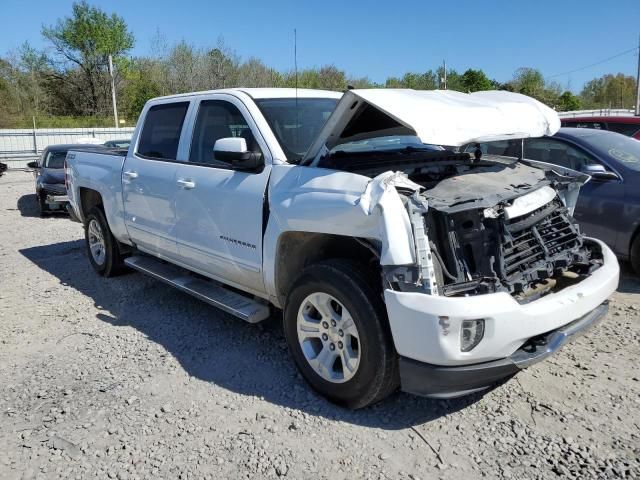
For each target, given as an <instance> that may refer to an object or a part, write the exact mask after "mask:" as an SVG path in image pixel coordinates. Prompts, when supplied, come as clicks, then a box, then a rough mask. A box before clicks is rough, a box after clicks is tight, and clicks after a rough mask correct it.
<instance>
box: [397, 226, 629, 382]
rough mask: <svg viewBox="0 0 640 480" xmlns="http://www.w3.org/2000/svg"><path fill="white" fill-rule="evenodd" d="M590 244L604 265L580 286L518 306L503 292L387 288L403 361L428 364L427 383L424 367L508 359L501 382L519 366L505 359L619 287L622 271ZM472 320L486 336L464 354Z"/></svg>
mask: <svg viewBox="0 0 640 480" xmlns="http://www.w3.org/2000/svg"><path fill="white" fill-rule="evenodd" d="M588 241H590V242H594V243H597V244H598V246H599V247H600V249H601V251H602V255H603V260H604V261H603V265H602V266H601V267H600V268H599V269H597V270H596V271H594V272H593V273H592V274H591V275H590V276H589V277H587V278H585V279H584V280H582V281H581V282H580V283H577V284H575V285H571V286H569V287H566V288H564V289H562V290H560V291H558V292H556V293H551V294H548V295H546V296H544V297H542V298H540V299H538V300H535V301H532V302H529V303H526V304H519V303H518V302H517V301H516V300H515V299H514V298H513V297H511V296H510V295H509V294H508V293H505V292H500V293H492V294H487V295H476V296H469V297H444V296H438V295H426V294H423V293H417V292H398V291H394V290H389V289H387V290H385V302H386V306H387V313H388V317H389V324H390V327H391V333H392V335H393V341H394V344H395V347H396V351H397V352H398V354H399V355H400V356H401V357H402V358H403V360H402V362H403V363H404V364H405V365H413V364H414V362H415V363H416V364H418V365H423V364H426V365H427V367H425V368H422V369H421V370H422V371H423V374H422V375H423V376H425V381H427V382H428V379H426V376H427V375H430V373H429V372H427V371H426V370H425V369H429V366H432V367H434V368H435V369H436V370H438V369H440V370H441V371H442V372H447V370H446V369H445V367H462V366H464V367H467V369H471V370H473V369H474V368H479V367H475V366H477V365H478V364H486V363H487V362H494V361H498V362H500V361H503V362H504V361H507V364H506V366H502V367H501V368H502V370H499V371H495V373H496V375H497V376H498V377H500V378H501V377H504V376H508V375H509V374H510V373H515V372H516V371H517V369H518V367H517V366H514V365H510V363H511V364H512V363H513V362H512V361H508V360H509V359H510V358H511V357H512V356H513V355H516V354H517V351H518V350H519V349H520V348H521V347H522V346H523V345H525V344H526V343H527V342H528V341H529V340H530V339H532V338H535V337H539V336H541V335H545V334H548V333H549V332H556V331H558V330H559V329H561V328H563V327H566V326H568V325H569V324H572V323H574V322H576V321H579V320H581V319H583V318H586V317H587V316H588V315H589V314H591V313H592V312H594V311H598V307H599V306H600V305H601V304H602V303H603V302H605V301H606V300H607V299H608V297H609V296H610V295H611V294H612V293H613V292H614V291H615V289H616V288H617V286H618V277H619V273H620V268H619V266H618V261H617V259H616V257H615V255H614V254H613V252H612V251H611V250H610V249H609V248H608V247H607V246H606V245H605V244H604V243H602V242H600V241H599V240H595V239H588ZM474 319H484V321H485V329H484V337H483V339H482V340H481V341H480V343H479V344H478V345H477V346H476V347H474V348H473V349H472V350H471V351H469V352H462V351H461V350H460V330H461V324H462V321H463V320H474ZM520 364H521V365H523V364H522V362H520ZM514 368H515V370H514ZM406 370H407V369H406V368H405V371H406ZM431 370H433V369H431ZM440 370H438V371H440ZM502 373H504V375H502ZM434 375H437V373H435V374H434ZM472 376H473V375H472V374H471V375H470V377H469V380H470V384H471V383H473V382H472V381H471V380H472V378H471V377H472ZM460 378H463V377H460ZM462 387H464V386H462ZM403 388H404V387H403ZM408 388H410V387H408ZM473 388H476V387H471V386H470V387H469V388H464V389H466V390H469V389H471V390H472V389H473Z"/></svg>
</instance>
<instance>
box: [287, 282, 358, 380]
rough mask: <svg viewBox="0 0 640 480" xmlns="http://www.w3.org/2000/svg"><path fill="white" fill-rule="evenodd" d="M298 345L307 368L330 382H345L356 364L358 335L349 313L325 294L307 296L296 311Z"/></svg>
mask: <svg viewBox="0 0 640 480" xmlns="http://www.w3.org/2000/svg"><path fill="white" fill-rule="evenodd" d="M297 330H298V342H299V344H300V349H301V350H302V354H303V355H304V357H305V359H306V360H307V363H308V364H309V366H310V367H311V368H312V369H313V370H314V371H315V372H316V373H317V374H318V375H320V377H322V378H323V379H324V380H327V381H329V382H332V383H344V382H347V381H349V380H350V379H351V378H353V376H354V375H355V374H356V372H357V371H358V366H359V365H360V354H361V352H360V350H361V349H360V336H359V334H358V329H357V328H356V324H355V322H354V321H353V317H352V316H351V314H350V313H349V311H348V310H347V309H346V308H345V307H344V305H342V304H341V303H340V302H339V301H338V300H336V299H335V298H334V297H332V296H331V295H329V294H327V293H321V292H316V293H312V294H311V295H309V296H307V297H306V298H305V299H304V300H303V302H302V304H301V305H300V309H299V310H298V318H297Z"/></svg>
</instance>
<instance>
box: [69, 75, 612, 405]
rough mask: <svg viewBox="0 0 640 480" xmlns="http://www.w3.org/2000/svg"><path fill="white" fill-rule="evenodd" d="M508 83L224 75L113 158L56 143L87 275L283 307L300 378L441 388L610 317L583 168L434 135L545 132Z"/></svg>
mask: <svg viewBox="0 0 640 480" xmlns="http://www.w3.org/2000/svg"><path fill="white" fill-rule="evenodd" d="M559 127H560V121H559V119H558V117H557V115H556V113H555V112H553V111H552V110H550V109H549V108H547V107H546V106H544V105H542V104H541V103H539V102H537V101H535V100H533V99H531V98H529V97H525V96H523V95H519V94H514V93H509V92H477V93H473V94H463V93H457V92H452V91H413V90H394V89H385V90H351V91H347V92H346V93H344V94H340V93H334V92H327V91H319V90H302V89H300V90H294V89H242V88H241V89H227V90H219V91H209V92H200V93H192V94H183V95H175V96H170V97H163V98H157V99H153V100H150V101H149V102H148V103H147V104H146V106H145V108H144V110H143V112H142V115H141V116H140V120H139V121H138V125H137V127H136V130H135V133H134V135H133V138H132V141H131V145H130V147H129V151H128V153H127V154H126V155H125V154H120V153H118V152H113V151H105V152H70V153H69V155H68V156H67V183H68V195H69V200H70V203H71V207H72V214H73V215H74V216H75V217H77V219H79V220H80V221H81V222H83V224H84V226H85V232H86V243H87V252H88V257H89V260H90V262H91V264H92V265H93V268H94V269H95V270H96V271H97V272H98V273H99V274H101V275H104V276H111V275H113V274H115V273H116V272H117V271H118V270H119V269H121V268H122V267H124V266H129V267H132V268H134V269H137V270H140V271H142V272H145V273H147V274H149V275H152V276H154V277H155V278H157V279H159V280H162V281H164V282H167V283H169V284H170V285H173V286H175V287H176V288H179V289H181V290H184V291H187V292H189V293H191V294H193V295H195V296H197V297H199V298H201V299H203V300H205V301H207V302H209V303H211V304H213V305H216V306H218V307H220V308H222V309H224V310H225V311H227V312H230V313H232V314H234V315H236V316H238V317H239V318H242V319H244V320H246V321H249V322H258V321H261V320H264V319H266V318H267V317H269V316H270V315H271V313H272V307H276V308H278V309H283V310H284V330H285V335H286V339H287V342H288V344H289V347H290V350H291V353H292V356H293V358H294V360H295V362H296V364H297V366H298V368H299V369H300V371H301V372H302V374H303V376H304V377H305V379H306V380H307V381H308V382H309V383H310V384H311V386H312V387H313V388H315V389H316V390H317V391H319V392H320V393H321V394H323V395H324V396H326V397H327V398H329V399H331V400H332V401H334V402H337V403H340V404H342V405H346V406H348V407H351V408H359V407H363V406H366V405H369V404H372V403H374V402H376V401H379V400H380V399H382V398H384V397H385V396H387V395H388V394H389V393H391V392H393V391H394V390H396V389H397V388H401V389H403V390H405V391H408V392H412V393H416V394H420V395H428V396H434V397H453V396H459V395H463V394H466V393H469V392H472V391H477V390H480V389H484V388H487V387H488V386H490V385H492V384H493V383H495V382H496V381H497V380H500V379H503V378H505V377H509V376H511V375H513V374H515V373H516V372H518V371H519V370H520V369H522V368H524V367H526V366H528V365H531V364H532V363H534V362H537V361H539V360H541V359H543V358H545V357H546V356H548V355H549V354H551V353H553V352H554V351H556V350H557V349H558V348H559V347H561V346H562V345H563V344H564V343H565V342H566V341H567V340H568V339H569V338H571V337H572V336H573V335H574V334H576V333H578V332H581V331H584V330H585V329H586V328H587V327H589V326H590V325H592V324H593V323H594V322H596V321H597V320H599V319H601V318H602V317H603V316H604V314H605V313H606V311H607V304H606V300H607V298H608V297H609V295H610V294H611V293H612V292H613V291H614V290H615V289H616V287H617V284H618V275H619V269H618V264H617V261H616V258H615V257H614V255H613V254H612V253H611V251H610V250H609V248H607V247H606V246H605V245H604V244H603V243H602V242H600V241H598V240H595V239H591V238H586V237H584V236H583V235H582V234H581V233H580V231H579V229H578V227H577V225H576V223H575V221H574V220H573V218H572V216H571V213H572V210H573V207H574V205H575V201H576V198H577V195H578V191H579V187H580V185H581V184H582V183H584V182H585V181H587V180H588V178H589V177H588V176H586V175H584V174H581V173H578V172H575V171H572V170H568V169H565V168H562V167H556V166H552V165H548V164H543V163H539V162H534V161H528V160H516V159H514V158H507V157H499V156H490V155H482V153H481V152H475V154H469V153H454V152H452V151H449V150H445V149H443V148H441V147H438V146H437V145H453V146H459V145H465V144H468V143H470V142H480V141H489V140H499V139H507V138H509V139H512V138H524V137H532V136H542V135H551V134H553V133H555V131H557V130H558V128H559Z"/></svg>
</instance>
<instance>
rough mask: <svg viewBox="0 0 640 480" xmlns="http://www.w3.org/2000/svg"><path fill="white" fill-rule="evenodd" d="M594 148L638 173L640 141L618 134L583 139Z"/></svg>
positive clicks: (639, 166) (591, 136)
mask: <svg viewBox="0 0 640 480" xmlns="http://www.w3.org/2000/svg"><path fill="white" fill-rule="evenodd" d="M583 138H584V139H585V140H586V141H588V142H589V144H591V145H592V146H593V147H594V148H597V149H599V150H600V151H602V152H606V153H607V154H608V155H609V156H610V157H612V158H613V159H614V160H617V161H618V162H620V163H621V164H622V165H623V166H625V167H627V168H630V169H631V170H636V171H638V172H640V141H639V140H635V139H633V138H629V137H625V136H624V135H618V134H613V133H612V134H607V135H588V136H584V137H583Z"/></svg>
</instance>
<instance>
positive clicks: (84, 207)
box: [78, 187, 104, 222]
mask: <svg viewBox="0 0 640 480" xmlns="http://www.w3.org/2000/svg"><path fill="white" fill-rule="evenodd" d="M78 192H79V194H80V205H79V207H80V213H81V214H82V220H83V222H84V221H85V219H86V218H87V215H88V214H89V212H90V211H91V210H92V209H93V208H94V207H99V208H101V209H102V211H103V212H104V201H103V200H102V195H101V194H100V192H98V191H97V190H93V189H92V188H87V187H80V188H79V189H78Z"/></svg>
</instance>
